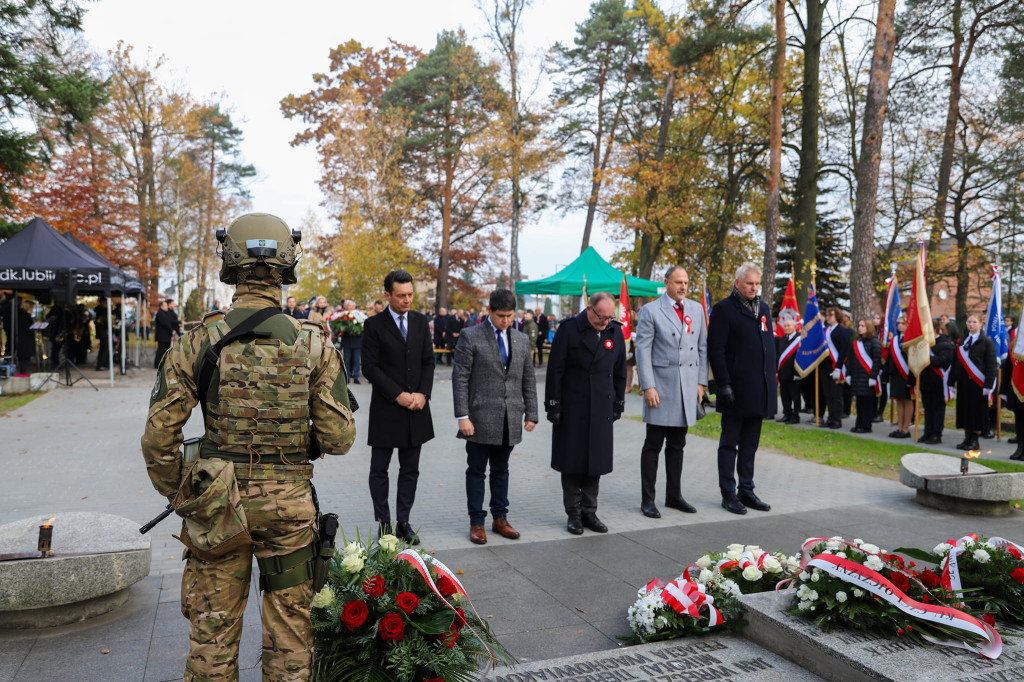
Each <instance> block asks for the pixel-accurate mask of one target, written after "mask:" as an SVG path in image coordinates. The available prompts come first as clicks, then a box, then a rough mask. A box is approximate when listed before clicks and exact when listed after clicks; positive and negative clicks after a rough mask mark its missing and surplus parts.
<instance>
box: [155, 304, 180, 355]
mask: <svg viewBox="0 0 1024 682" xmlns="http://www.w3.org/2000/svg"><path fill="white" fill-rule="evenodd" d="M153 326H154V327H156V329H155V330H154V335H155V336H156V356H155V357H154V358H153V367H159V366H160V360H162V359H163V357H164V353H166V352H167V351H168V349H170V347H171V343H172V342H173V341H174V335H175V334H176V333H177V331H178V330H177V327H176V325H175V319H174V317H173V314H172V313H171V311H170V309H169V308H168V302H167V301H166V300H164V301H160V309H159V310H157V311H156V319H155V320H154V321H153Z"/></svg>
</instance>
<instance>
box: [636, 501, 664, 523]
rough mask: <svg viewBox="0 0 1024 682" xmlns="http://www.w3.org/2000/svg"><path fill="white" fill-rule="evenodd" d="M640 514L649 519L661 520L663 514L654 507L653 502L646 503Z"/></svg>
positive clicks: (642, 505)
mask: <svg viewBox="0 0 1024 682" xmlns="http://www.w3.org/2000/svg"><path fill="white" fill-rule="evenodd" d="M640 513H641V514H643V515H644V516H646V517H647V518H649V519H660V518H661V512H660V511H658V508H657V507H655V506H654V503H653V502H644V503H642V504H641V505H640Z"/></svg>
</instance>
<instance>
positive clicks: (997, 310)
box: [985, 265, 1010, 362]
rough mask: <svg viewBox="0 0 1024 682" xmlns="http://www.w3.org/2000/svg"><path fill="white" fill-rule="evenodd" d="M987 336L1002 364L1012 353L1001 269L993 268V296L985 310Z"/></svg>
mask: <svg viewBox="0 0 1024 682" xmlns="http://www.w3.org/2000/svg"><path fill="white" fill-rule="evenodd" d="M985 336H987V337H988V338H990V339H992V341H994V342H995V344H996V356H997V357H998V358H999V361H1000V362H1002V361H1003V360H1005V359H1006V356H1007V354H1008V353H1009V352H1010V344H1009V342H1008V341H1007V338H1006V323H1005V322H1004V321H1003V291H1002V282H1001V280H1000V277H999V269H998V268H997V267H996V266H994V265H993V266H992V296H991V297H990V298H989V299H988V308H986V309H985Z"/></svg>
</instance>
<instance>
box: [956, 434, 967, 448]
mask: <svg viewBox="0 0 1024 682" xmlns="http://www.w3.org/2000/svg"><path fill="white" fill-rule="evenodd" d="M956 449H957V450H970V449H971V439H970V437H969V436H968V437H965V438H964V439H963V440H962V441H960V442H959V443H957V444H956Z"/></svg>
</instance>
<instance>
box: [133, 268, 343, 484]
mask: <svg viewBox="0 0 1024 682" xmlns="http://www.w3.org/2000/svg"><path fill="white" fill-rule="evenodd" d="M280 294H281V290H280V289H279V288H278V287H276V286H270V285H254V284H243V285H239V286H238V287H237V289H236V291H235V296H234V299H233V300H232V307H231V310H238V309H242V310H258V309H261V308H267V307H276V308H280V301H279V299H280ZM231 310H228V311H215V312H212V313H209V314H208V315H207V316H206V318H204V323H209V322H211V321H216V320H220V319H223V318H224V317H226V316H227V315H229V314H230V312H231ZM300 327H301V328H302V329H304V330H306V331H310V332H311V333H316V334H319V335H320V336H321V337H322V343H320V344H318V345H319V346H320V347H321V348H322V351H321V354H320V357H319V358H318V359H317V360H316V362H315V365H314V367H313V370H312V373H311V374H310V386H309V415H310V418H311V419H312V422H313V427H314V429H315V434H316V435H315V438H316V441H317V445H318V446H319V448H320V450H322V451H323V452H324V453H326V454H330V455H343V454H345V453H346V452H348V450H349V448H351V447H352V443H353V441H354V440H355V435H356V431H355V420H354V419H353V417H352V412H351V410H350V409H349V403H348V385H347V381H346V376H345V368H344V363H343V362H342V360H341V355H340V354H339V353H338V351H337V349H335V348H334V346H333V345H331V344H330V343H328V342H327V338H326V334H325V333H324V330H323V327H322V326H321V325H316V324H311V323H309V322H306V321H304V320H296V319H294V318H292V317H289V316H287V315H275V316H274V317H272V318H271V319H270V320H267V321H265V322H263V323H262V324H260V325H259V326H258V327H257V330H258V331H271V332H272V334H273V335H274V336H275V337H277V338H282V337H283V338H284V339H285V340H289V339H288V337H289V332H290V335H291V337H292V338H294V337H295V336H297V335H298V332H299V329H300ZM210 346H211V343H210V338H209V333H208V331H207V328H206V325H205V324H202V325H197V326H196V327H195V328H193V329H192V330H190V331H189V332H188V333H186V334H185V335H184V336H183V337H181V338H180V339H178V340H177V341H176V342H175V343H174V344H173V345H172V346H171V349H170V350H169V351H167V354H166V355H164V357H163V359H162V361H161V362H160V368H159V370H158V371H157V378H156V384H155V385H154V386H153V392H152V395H151V396H150V403H149V416H148V417H147V420H146V430H145V433H144V434H143V436H142V454H143V457H144V458H145V460H146V468H147V470H148V473H149V478H150V480H152V482H153V486H154V487H155V488H156V489H157V491H158V492H159V493H160V494H161V495H164V496H167V497H171V496H173V495H174V494H175V492H176V491H177V489H178V486H179V483H180V479H181V459H180V455H179V452H178V450H179V447H180V446H181V443H182V441H183V440H184V437H183V436H182V427H184V425H185V423H186V422H187V421H188V419H189V416H190V415H191V414H192V410H193V409H194V408H195V407H196V405H198V403H199V395H198V387H197V383H198V381H199V374H200V371H201V369H202V359H203V355H204V354H205V353H206V351H207V349H208V348H210ZM218 376H219V373H218V372H216V371H215V372H214V375H213V380H212V381H211V391H210V392H211V394H213V393H214V392H215V390H216V389H215V387H216V386H217V383H218V382H217V380H218ZM209 412H210V413H209V414H208V415H207V419H206V428H207V431H209V430H210V429H211V425H212V421H213V420H212V417H213V414H212V411H209ZM208 440H209V439H204V444H203V452H204V453H208V452H209V451H208V447H209V443H208Z"/></svg>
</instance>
